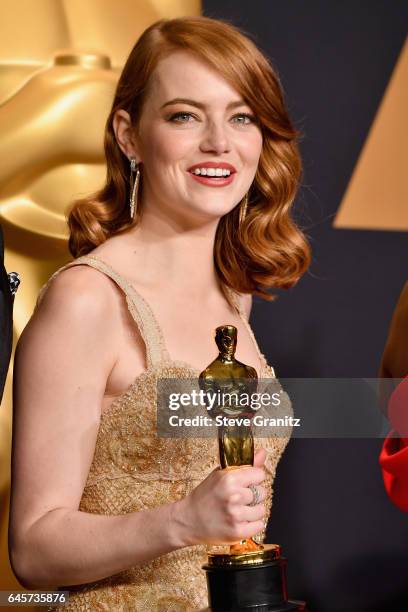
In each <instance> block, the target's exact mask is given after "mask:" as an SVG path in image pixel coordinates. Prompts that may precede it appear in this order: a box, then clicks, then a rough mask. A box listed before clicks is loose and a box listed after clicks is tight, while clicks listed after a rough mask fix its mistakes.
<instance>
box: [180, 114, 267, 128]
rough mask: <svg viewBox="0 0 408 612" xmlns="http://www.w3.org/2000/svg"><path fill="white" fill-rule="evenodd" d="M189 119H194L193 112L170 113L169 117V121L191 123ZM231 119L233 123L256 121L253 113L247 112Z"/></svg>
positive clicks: (247, 123) (242, 123) (245, 123)
mask: <svg viewBox="0 0 408 612" xmlns="http://www.w3.org/2000/svg"><path fill="white" fill-rule="evenodd" d="M190 119H194V115H193V114H191V113H187V112H179V113H174V115H171V117H170V118H169V121H173V122H174V123H191V121H190ZM232 119H233V120H234V121H233V122H234V123H238V124H240V125H249V124H251V123H254V122H255V121H256V118H255V117H254V115H250V114H248V113H241V114H239V115H234V117H232ZM235 119H243V121H235Z"/></svg>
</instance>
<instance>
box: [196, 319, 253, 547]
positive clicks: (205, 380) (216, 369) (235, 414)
mask: <svg viewBox="0 0 408 612" xmlns="http://www.w3.org/2000/svg"><path fill="white" fill-rule="evenodd" d="M215 342H216V344H217V347H218V350H219V354H218V357H217V358H216V359H214V361H212V362H211V363H210V365H209V366H207V367H206V368H205V370H203V371H202V372H201V374H200V376H199V384H200V388H201V389H203V390H204V391H205V393H206V394H207V393H210V394H212V393H216V394H217V393H218V394H219V396H218V397H220V398H221V401H220V402H217V401H216V402H215V403H214V406H213V407H212V409H211V410H209V412H208V413H209V415H210V416H211V417H213V418H215V417H216V416H218V415H221V416H225V417H227V419H228V423H227V424H222V425H220V426H219V427H218V443H219V453H220V465H221V468H222V469H237V468H239V467H243V466H245V465H250V466H252V465H253V464H254V437H253V433H252V429H251V426H247V425H243V424H242V419H244V418H247V419H251V418H252V417H253V416H254V414H255V411H254V410H253V409H251V408H250V407H249V406H248V405H242V404H243V402H242V404H241V401H240V399H242V397H243V395H242V394H246V395H247V396H248V397H250V396H251V394H252V393H254V392H256V389H257V386H258V375H257V373H256V370H255V368H252V367H251V366H249V365H245V364H244V363H241V362H240V361H238V360H237V359H235V350H236V347H237V328H236V327H234V326H233V325H221V326H220V327H217V329H216V332H215ZM238 419H239V421H240V422H238ZM234 421H235V422H234ZM262 549H263V546H262V545H259V544H257V543H256V542H255V540H253V539H252V538H250V539H248V540H241V542H239V543H238V544H232V545H231V546H230V554H242V553H245V552H252V551H256V550H262Z"/></svg>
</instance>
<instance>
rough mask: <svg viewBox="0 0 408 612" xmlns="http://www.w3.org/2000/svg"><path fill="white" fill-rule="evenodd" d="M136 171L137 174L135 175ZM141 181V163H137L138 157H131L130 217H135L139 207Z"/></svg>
mask: <svg viewBox="0 0 408 612" xmlns="http://www.w3.org/2000/svg"><path fill="white" fill-rule="evenodd" d="M135 172H136V176H133V175H134V173H135ZM139 182H140V164H137V163H136V158H135V157H131V158H130V202H129V204H130V218H131V219H134V218H135V213H136V209H137V194H138V191H139Z"/></svg>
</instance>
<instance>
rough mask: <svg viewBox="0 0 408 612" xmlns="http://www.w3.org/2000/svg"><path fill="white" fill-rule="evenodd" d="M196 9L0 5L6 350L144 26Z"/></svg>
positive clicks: (78, 1)
mask: <svg viewBox="0 0 408 612" xmlns="http://www.w3.org/2000/svg"><path fill="white" fill-rule="evenodd" d="M200 4H201V3H200V1H199V0H151V1H150V2H148V1H144V0H85V1H84V0H2V1H1V3H0V22H1V23H2V25H3V28H2V36H1V37H0V103H1V106H0V134H1V138H0V153H1V160H2V163H1V165H0V221H1V224H2V227H3V231H4V238H5V244H6V253H5V264H6V269H7V271H8V272H11V271H17V272H19V274H20V276H21V285H20V288H19V290H18V292H17V295H16V299H15V304H14V346H15V341H16V339H17V338H18V336H19V335H20V333H21V331H22V330H23V328H24V327H25V325H26V323H27V321H28V319H29V317H30V315H31V313H32V310H33V307H34V304H35V300H36V297H37V294H38V291H39V289H40V287H41V286H42V284H43V283H44V282H45V281H46V280H47V279H48V277H49V276H50V275H51V273H52V272H53V271H54V270H56V269H57V268H59V267H60V266H62V265H63V264H64V263H66V262H67V261H68V260H69V259H70V256H69V253H68V249H67V230H66V224H65V218H64V212H65V210H66V208H67V206H69V204H70V202H72V200H74V199H75V198H77V197H79V196H81V195H84V194H86V193H90V192H92V191H94V190H95V189H96V188H98V187H100V186H101V184H102V181H103V178H104V175H105V168H104V160H103V132H104V124H105V120H106V117H107V114H108V112H109V108H110V105H111V101H112V97H113V93H114V90H115V86H116V82H117V79H118V75H119V72H120V69H121V67H122V66H123V64H124V61H125V59H126V57H127V55H128V54H129V52H130V50H131V48H132V46H133V45H134V43H135V41H136V40H137V38H138V37H139V36H140V34H141V33H142V32H143V30H144V29H145V28H146V27H148V26H149V25H150V24H152V23H153V22H155V21H157V20H158V19H161V18H163V17H167V18H171V17H178V16H182V15H199V14H200V9H201V6H200ZM11 377H12V364H11V366H10V371H9V375H8V378H7V381H6V387H5V391H4V397H3V402H2V406H1V409H0V496H1V506H0V546H1V549H0V590H18V591H24V589H23V588H22V587H21V585H20V584H19V583H18V582H17V580H16V579H15V577H14V575H13V573H12V570H11V568H10V564H9V559H8V547H7V524H8V505H9V485H10V450H11V425H12V420H11V419H12V403H11ZM13 609H14V610H20V609H21V610H24V611H25V610H30V608H27V607H24V608H23V607H21V608H19V607H17V608H13ZM31 609H33V608H31ZM39 609H44V608H39Z"/></svg>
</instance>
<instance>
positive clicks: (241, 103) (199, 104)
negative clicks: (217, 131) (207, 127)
mask: <svg viewBox="0 0 408 612" xmlns="http://www.w3.org/2000/svg"><path fill="white" fill-rule="evenodd" d="M180 103H181V104H189V105H190V106H196V107H197V108H201V109H205V108H206V107H207V105H206V104H203V103H202V102H198V101H197V100H190V99H189V98H173V100H169V101H168V102H165V103H164V104H163V105H162V106H161V107H160V110H161V109H162V108H164V107H165V106H170V105H172V104H180ZM237 106H247V103H246V102H245V100H235V101H234V102H230V103H229V104H228V105H227V109H229V108H236V107H237Z"/></svg>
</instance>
